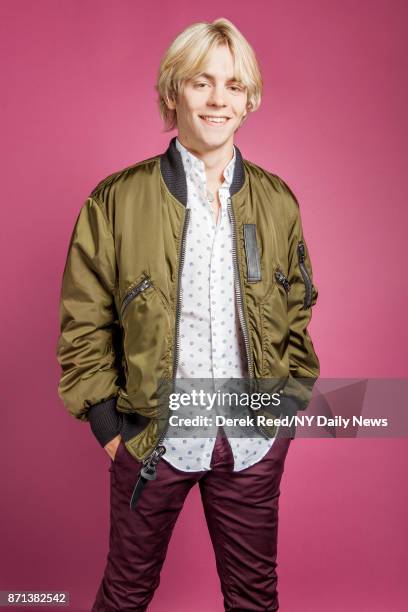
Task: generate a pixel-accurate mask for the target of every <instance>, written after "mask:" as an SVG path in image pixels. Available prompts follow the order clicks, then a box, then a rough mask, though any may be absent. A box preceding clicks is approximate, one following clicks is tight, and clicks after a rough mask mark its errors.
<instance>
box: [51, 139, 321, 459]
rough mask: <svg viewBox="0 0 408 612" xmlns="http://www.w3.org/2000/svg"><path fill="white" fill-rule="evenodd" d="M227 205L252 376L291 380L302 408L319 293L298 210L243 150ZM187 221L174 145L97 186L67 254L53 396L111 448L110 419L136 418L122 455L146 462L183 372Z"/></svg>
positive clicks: (315, 366)
mask: <svg viewBox="0 0 408 612" xmlns="http://www.w3.org/2000/svg"><path fill="white" fill-rule="evenodd" d="M230 196H231V197H230V198H229V200H228V207H229V214H230V216H231V221H232V224H233V233H234V248H233V257H234V264H235V273H236V279H237V283H236V285H237V287H236V291H237V304H238V307H239V309H240V311H239V315H240V321H241V327H242V331H243V336H244V340H245V346H246V352H247V361H248V371H249V378H250V379H251V380H254V381H258V382H264V381H268V380H271V379H272V380H276V379H279V380H285V381H286V386H285V392H286V395H287V397H288V398H290V397H296V409H305V408H306V406H307V405H308V403H309V401H310V397H311V391H312V387H313V384H314V381H315V380H316V378H317V377H318V376H319V372H320V367H319V360H318V358H317V355H316V352H315V350H314V347H313V343H312V340H311V338H310V335H309V332H308V330H307V327H308V324H309V322H310V319H311V316H312V307H313V306H314V305H315V303H316V300H317V297H318V292H317V289H316V286H315V284H314V282H313V273H312V266H311V261H310V257H309V252H308V248H307V244H306V241H305V238H304V234H303V228H302V222H301V217H300V209H299V204H298V201H297V199H296V197H295V196H294V194H293V193H292V191H291V190H290V188H289V187H288V186H287V184H286V183H285V182H284V181H283V180H282V179H281V178H279V177H278V176H277V175H274V174H271V173H269V172H267V171H266V170H264V169H263V168H261V167H259V166H257V165H256V164H254V163H252V162H250V161H248V160H245V159H243V158H242V155H241V152H240V151H239V149H238V147H236V163H235V168H234V176H233V180H232V184H231V187H230ZM189 213H190V211H189V209H188V208H187V183H186V177H185V172H184V168H183V164H182V160H181V156H180V153H179V152H178V150H177V148H176V146H175V138H173V139H172V140H171V141H170V144H169V146H168V149H167V150H166V151H165V152H164V153H163V154H160V155H156V156H154V157H151V158H149V159H146V160H143V161H141V162H138V163H136V164H134V165H132V166H130V167H127V168H125V169H123V170H120V171H118V172H115V173H113V174H111V175H110V176H108V177H107V178H106V179H104V180H103V181H101V182H100V183H99V184H98V185H97V186H96V187H95V189H94V190H93V191H92V192H91V194H90V195H89V197H88V198H87V200H86V202H85V203H84V205H83V206H82V208H81V210H80V212H79V215H78V217H77V220H76V223H75V227H74V229H73V232H72V236H71V240H70V244H69V248H68V254H67V259H66V263H65V268H64V273H63V279H62V286H61V293H60V310H59V315H60V335H59V338H58V344H57V358H58V361H59V364H60V366H61V377H60V381H59V386H58V393H59V395H60V397H61V399H62V400H63V402H64V405H65V406H66V408H67V409H68V411H69V413H70V414H72V415H73V416H74V417H75V418H77V419H80V420H82V421H91V424H92V419H91V418H90V417H91V415H94V420H95V422H97V420H98V418H99V419H100V418H101V415H102V416H103V414H105V428H107V432H108V434H109V427H110V429H111V435H110V439H111V438H112V437H113V436H114V435H115V431H116V430H115V428H118V424H117V422H116V423H115V422H114V421H115V416H117V415H122V416H129V418H133V417H135V418H138V419H139V426H138V427H137V428H136V429H135V431H134V433H135V435H132V436H131V437H130V439H128V440H127V441H126V447H127V449H128V450H129V452H130V453H131V454H132V455H133V457H134V458H135V459H136V460H139V461H140V460H143V459H145V458H146V457H147V456H149V455H150V454H151V452H152V450H153V449H154V448H155V447H156V446H157V443H158V440H160V438H162V437H163V435H164V431H165V429H164V428H165V426H166V423H167V419H168V413H169V408H168V402H166V397H167V395H166V393H163V387H162V386H161V384H162V383H161V381H162V380H172V379H174V376H175V372H176V368H177V360H178V319H179V313H180V301H181V287H180V285H181V283H180V278H181V270H182V266H183V260H184V249H185V236H186V231H187V227H188V222H189ZM305 381H306V382H305ZM309 381H310V382H309ZM107 415H108V416H107ZM274 431H275V430H274V429H272V430H270V431H269V433H268V432H267V435H274ZM105 433H106V432H105ZM112 434H113V435H112ZM108 437H109V436H108ZM99 439H100V441H101V440H103V442H104V443H106V442H107V441H108V439H106V437H105V438H104V437H103V436H102V437H101V438H99ZM101 443H102V442H101Z"/></svg>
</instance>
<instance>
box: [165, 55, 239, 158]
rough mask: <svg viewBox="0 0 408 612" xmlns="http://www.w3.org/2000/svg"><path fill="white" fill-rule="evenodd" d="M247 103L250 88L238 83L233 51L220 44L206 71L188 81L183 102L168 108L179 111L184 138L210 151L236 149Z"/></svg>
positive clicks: (209, 59)
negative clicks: (234, 139)
mask: <svg viewBox="0 0 408 612" xmlns="http://www.w3.org/2000/svg"><path fill="white" fill-rule="evenodd" d="M246 103H247V91H246V88H245V87H244V85H242V83H239V82H238V81H236V80H234V63H233V57H232V54H231V51H230V50H229V49H228V47H227V46H226V45H219V46H218V47H216V48H215V49H213V50H212V51H211V52H210V53H209V55H208V57H207V61H206V64H205V66H204V67H203V68H202V72H201V73H200V74H197V75H196V76H195V77H193V78H191V79H189V80H187V81H185V83H184V86H183V87H182V91H181V92H180V94H179V99H178V100H177V101H176V102H169V103H168V106H169V108H172V109H175V110H176V113H177V127H178V132H179V137H180V139H181V140H183V142H184V143H185V144H186V145H188V146H190V147H192V148H193V149H195V150H197V151H209V150H213V149H216V148H219V147H224V146H228V144H230V145H231V146H232V142H233V137H234V133H235V132H236V130H237V129H238V128H239V127H240V125H241V123H242V122H243V120H244V118H245V117H246V115H247V110H246ZM211 118H213V120H211Z"/></svg>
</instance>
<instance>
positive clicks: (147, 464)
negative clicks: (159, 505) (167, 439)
mask: <svg viewBox="0 0 408 612" xmlns="http://www.w3.org/2000/svg"><path fill="white" fill-rule="evenodd" d="M165 452H166V447H165V446H162V445H160V446H157V447H156V448H155V449H154V451H153V452H152V454H151V455H149V456H148V457H147V459H145V460H144V461H143V467H142V471H141V472H140V475H141V476H143V478H146V480H156V478H157V474H156V465H157V464H158V463H159V461H160V459H161V458H162V456H163V455H164V453H165Z"/></svg>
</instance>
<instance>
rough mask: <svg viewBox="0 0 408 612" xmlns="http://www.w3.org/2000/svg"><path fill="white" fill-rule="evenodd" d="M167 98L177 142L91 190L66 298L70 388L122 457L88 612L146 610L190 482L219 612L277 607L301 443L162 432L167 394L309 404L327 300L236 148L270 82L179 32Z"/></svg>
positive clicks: (269, 430)
mask: <svg viewBox="0 0 408 612" xmlns="http://www.w3.org/2000/svg"><path fill="white" fill-rule="evenodd" d="M157 90H158V93H159V103H160V112H161V115H162V117H163V119H164V121H165V123H166V126H167V128H168V129H173V128H174V127H177V130H178V136H177V137H175V138H173V139H172V140H171V142H170V144H169V147H168V149H167V151H166V152H165V153H163V154H161V155H157V156H155V157H152V158H149V159H146V160H143V161H142V162H139V163H137V164H135V165H133V166H131V167H129V168H125V169H124V170H121V171H119V172H116V173H114V174H112V175H110V176H109V177H107V178H106V179H105V180H103V181H101V182H100V183H99V185H98V186H97V187H96V188H95V189H94V190H93V191H92V193H91V194H90V196H89V198H88V200H87V201H86V203H85V205H84V206H83V207H82V209H81V212H80V214H79V216H78V219H77V222H76V225H75V228H74V232H73V235H72V238H71V243H70V246H69V252H68V257H67V263H66V266H65V270H64V277H63V283H62V291H61V306H60V316H61V335H60V338H59V342H58V350H57V353H58V360H59V362H60V364H61V368H62V376H61V381H60V385H59V393H60V396H61V398H62V399H63V401H64V403H65V405H66V407H67V408H68V410H69V411H70V413H71V414H73V416H75V417H76V418H78V419H81V420H83V421H89V422H90V424H91V428H92V431H93V432H94V434H95V436H96V437H97V439H98V441H99V443H100V444H101V446H103V447H104V448H105V449H106V451H107V453H108V454H109V456H110V457H111V460H112V462H111V466H110V471H111V532H110V549H109V555H108V560H107V565H106V569H105V573H104V576H103V580H102V582H101V585H100V588H99V590H98V593H97V596H96V601H95V603H94V606H93V610H94V611H95V612H96V611H102V610H103V611H109V612H111V611H114V610H115V611H116V610H121V611H125V610H146V609H147V606H148V604H149V603H150V601H151V599H152V597H153V594H154V591H155V589H156V588H157V586H158V584H159V580H160V570H161V567H162V565H163V562H164V559H165V556H166V551H167V546H168V542H169V540H170V536H171V533H172V529H173V527H174V525H175V522H176V520H177V517H178V515H179V513H180V511H181V509H182V507H183V503H184V500H185V498H186V496H187V494H188V492H189V490H190V489H191V487H192V486H194V485H195V484H196V483H198V485H199V487H200V492H201V497H202V501H203V506H204V511H205V516H206V520H207V524H208V528H209V532H210V536H211V539H212V543H213V546H214V551H215V555H216V562H217V570H218V574H219V577H220V581H221V589H222V592H223V596H224V606H225V609H226V610H278V607H279V604H278V592H277V575H276V554H277V527H278V498H279V495H280V488H279V485H280V481H281V477H282V473H283V468H284V461H285V457H286V454H287V451H288V447H289V444H290V440H291V438H290V437H289V435H288V436H287V437H284V436H280V435H277V433H279V431H278V430H277V427H276V425H272V426H269V425H268V426H265V427H263V426H259V427H258V426H256V425H253V426H252V424H251V423H250V424H249V427H248V428H247V429H246V435H244V436H243V435H242V431H241V434H240V435H234V432H233V430H231V429H228V427H226V428H222V427H219V428H217V426H216V425H215V424H214V423H212V424H210V426H209V427H208V429H207V430H205V433H204V429H205V428H204V429H201V430H200V432H201V435H195V436H193V435H189V434H188V433H183V434H182V435H179V433H178V431H177V428H175V429H174V428H173V429H172V430H171V429H169V420H170V406H169V398H170V395H169V392H170V391H171V390H172V389H174V387H173V386H172V385H175V383H176V381H177V382H178V383H180V385H181V388H182V389H185V388H186V387H183V381H188V380H191V379H193V380H194V379H198V378H200V379H201V380H205V381H211V380H215V379H216V378H220V379H228V380H234V379H235V380H237V381H239V380H248V381H249V382H250V385H253V383H254V382H255V383H256V384H257V385H258V387H256V388H257V389H260V388H262V385H265V389H269V390H271V389H276V388H278V389H280V387H281V386H283V387H284V389H283V393H282V398H283V400H284V401H283V403H282V404H281V405H280V406H278V408H277V409H276V408H275V409H272V410H271V411H270V412H269V415H271V414H273V415H278V416H279V415H280V414H281V413H283V414H287V413H291V414H293V413H294V412H296V410H297V409H304V408H306V406H307V404H308V402H309V400H310V394H311V389H312V386H313V382H314V381H315V379H316V377H317V376H318V375H319V362H318V358H317V356H316V353H315V351H314V348H313V344H312V341H311V339H310V336H309V334H308V331H307V325H308V323H309V321H310V318H311V308H312V306H313V305H314V304H315V303H316V300H317V295H318V294H317V290H316V288H315V286H314V284H313V281H312V267H311V262H310V258H309V254H308V249H307V246H306V243H305V240H304V236H303V230H302V224H301V220H300V213H299V205H298V202H297V200H296V198H295V196H294V195H293V193H292V192H291V190H290V189H289V188H288V186H287V185H286V184H285V183H284V181H282V179H280V178H279V177H278V176H276V175H273V174H271V173H269V172H267V171H266V170H263V169H262V168H260V167H259V166H257V165H255V164H253V163H251V162H249V161H247V160H244V159H243V158H242V155H241V152H240V151H239V149H238V148H237V147H236V146H235V145H234V143H233V139H234V134H235V132H236V131H237V130H238V129H239V127H240V126H242V124H243V122H244V120H245V119H246V117H247V115H248V113H249V112H253V111H254V110H256V109H257V108H258V106H259V104H260V99H261V90H262V79H261V75H260V71H259V67H258V64H257V61H256V58H255V55H254V53H253V50H252V48H251V47H250V45H249V44H248V42H247V41H246V40H245V38H244V37H243V36H242V34H241V33H240V32H239V31H238V30H237V29H236V28H235V27H234V26H233V24H232V23H231V22H229V21H228V20H226V19H219V20H216V21H215V22H214V23H212V24H209V23H198V24H193V25H192V26H190V27H189V28H187V30H185V31H184V32H182V33H181V34H180V35H179V36H178V37H177V38H176V40H175V41H174V42H173V44H172V45H171V46H170V48H169V49H168V51H167V53H166V55H165V56H164V58H163V60H162V62H161V66H160V71H159V77H158V82H157ZM276 381H279V383H280V384H279V386H277V385H276ZM282 381H284V384H281V383H282ZM310 381H311V382H310ZM169 382H170V387H171V388H170V391H169V384H168V383H169ZM250 389H251V390H253V387H252V386H250ZM259 413H260V414H265V412H264V411H259ZM249 414H250V415H251V416H255V411H254V410H252V411H251V410H249ZM255 421H256V419H255ZM224 429H225V431H224ZM183 431H185V430H183ZM228 431H229V434H230V435H228ZM168 609H172V607H171V604H170V606H169V608H168Z"/></svg>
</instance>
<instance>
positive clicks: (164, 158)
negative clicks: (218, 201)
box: [160, 136, 245, 206]
mask: <svg viewBox="0 0 408 612" xmlns="http://www.w3.org/2000/svg"><path fill="white" fill-rule="evenodd" d="M234 146H235V156H236V157H235V166H234V176H233V177H232V182H231V187H230V194H231V195H234V193H237V191H239V190H240V189H241V187H242V185H243V184H244V180H245V169H244V162H243V159H242V155H241V152H240V150H239V149H238V147H237V146H236V145H234ZM160 171H161V173H162V176H163V179H164V182H165V183H166V185H167V188H168V190H169V191H170V193H171V194H172V195H173V196H174V197H175V198H176V199H177V200H179V201H180V202H181V203H182V204H183V205H184V206H187V180H186V173H185V171H184V166H183V160H182V158H181V155H180V152H179V151H178V149H177V147H176V136H174V138H172V139H171V141H170V143H169V146H168V148H167V150H166V151H165V152H164V153H162V155H160Z"/></svg>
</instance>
